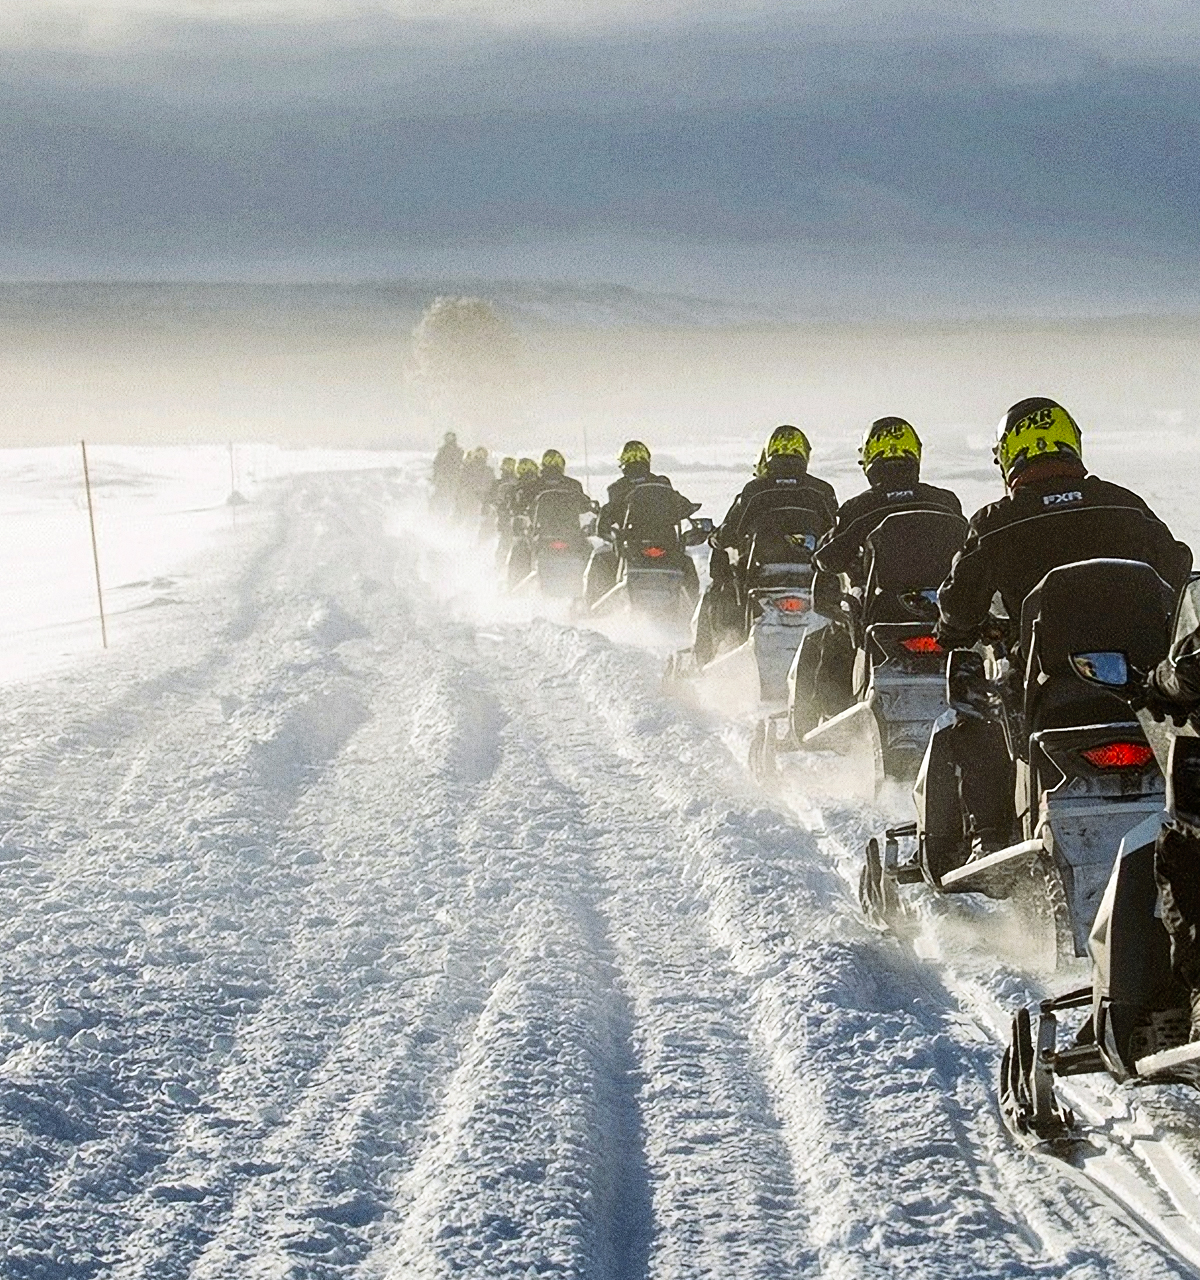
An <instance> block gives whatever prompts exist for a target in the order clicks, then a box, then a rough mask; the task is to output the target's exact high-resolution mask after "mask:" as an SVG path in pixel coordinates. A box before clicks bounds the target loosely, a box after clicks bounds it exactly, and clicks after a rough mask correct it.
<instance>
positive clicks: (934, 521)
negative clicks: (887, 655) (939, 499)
mask: <svg viewBox="0 0 1200 1280" xmlns="http://www.w3.org/2000/svg"><path fill="white" fill-rule="evenodd" d="M966 536H967V522H966V521H965V520H964V519H963V518H962V516H956V515H954V513H953V512H950V511H895V512H893V513H892V514H891V515H890V516H885V517H884V519H883V520H881V521H880V522H879V524H878V525H877V526H876V527H875V528H874V529H873V530H872V531H871V532H870V533H869V534H868V535H867V537H866V539H865V541H864V544H863V547H864V552H865V555H864V568H865V570H866V586H865V589H864V591H863V611H862V612H863V625H864V627H869V626H874V625H875V623H877V622H919V621H936V618H937V604H936V601H937V596H936V592H937V589H938V587H940V586H941V584H942V583H943V582H944V581H945V580H946V577H947V576H948V574H949V573H950V564H951V562H952V561H953V559H954V556H955V554H956V553H957V552H958V551H959V550H960V548H961V547H962V545H963V541H964V539H965V538H966Z"/></svg>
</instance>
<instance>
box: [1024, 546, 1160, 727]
mask: <svg viewBox="0 0 1200 1280" xmlns="http://www.w3.org/2000/svg"><path fill="white" fill-rule="evenodd" d="M1174 603H1175V601H1174V593H1173V592H1172V590H1171V588H1170V587H1169V586H1168V585H1167V584H1166V583H1165V582H1164V581H1163V580H1162V579H1161V578H1160V577H1159V576H1158V574H1157V573H1155V571H1154V570H1153V569H1152V568H1151V567H1150V566H1149V565H1148V564H1145V563H1143V562H1142V561H1140V560H1110V559H1096V560H1081V561H1077V562H1076V563H1074V564H1067V565H1063V566H1061V567H1060V568H1057V569H1052V570H1051V571H1050V572H1049V573H1048V574H1046V576H1045V577H1044V578H1043V579H1042V580H1041V582H1039V583H1038V585H1037V586H1036V587H1035V588H1034V589H1033V590H1032V591H1031V592H1030V593H1029V595H1028V596H1027V597H1026V599H1025V602H1024V604H1023V606H1022V608H1021V649H1022V652H1023V653H1025V654H1027V655H1028V657H1027V659H1026V667H1025V725H1026V731H1027V732H1028V733H1031V734H1032V733H1035V732H1037V731H1039V730H1041V729H1065V728H1071V727H1073V726H1076V725H1087V724H1107V723H1110V722H1114V721H1126V720H1128V719H1129V718H1130V711H1129V707H1128V705H1127V704H1126V703H1125V702H1124V701H1123V700H1122V699H1120V698H1119V697H1117V696H1116V695H1115V694H1113V693H1108V692H1106V691H1105V690H1104V689H1103V688H1100V687H1098V686H1097V685H1095V684H1093V683H1091V682H1089V681H1084V680H1082V679H1080V677H1079V676H1078V675H1077V674H1076V671H1075V668H1074V666H1073V665H1072V661H1071V658H1072V655H1073V654H1078V653H1097V652H1107V653H1123V654H1125V656H1126V658H1127V660H1128V661H1129V662H1130V663H1131V664H1132V665H1133V666H1134V667H1136V668H1138V669H1139V670H1141V671H1149V670H1150V669H1151V668H1152V667H1154V666H1155V665H1156V664H1157V663H1158V662H1160V661H1161V660H1162V659H1163V658H1164V657H1166V654H1167V650H1168V647H1169V644H1170V627H1171V615H1172V613H1173V610H1174Z"/></svg>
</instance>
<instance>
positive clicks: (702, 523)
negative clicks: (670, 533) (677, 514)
mask: <svg viewBox="0 0 1200 1280" xmlns="http://www.w3.org/2000/svg"><path fill="white" fill-rule="evenodd" d="M691 526H692V527H691V528H690V529H688V530H687V531H686V532H685V533H684V535H683V545H684V546H685V547H698V546H700V544H701V543H702V542H706V541H707V540H708V538H709V536H710V535H711V534H712V531H713V522H712V521H711V520H710V519H709V518H708V516H700V517H696V516H692V517H691Z"/></svg>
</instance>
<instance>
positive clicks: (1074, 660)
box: [1071, 653, 1130, 689]
mask: <svg viewBox="0 0 1200 1280" xmlns="http://www.w3.org/2000/svg"><path fill="white" fill-rule="evenodd" d="M1071 666H1072V667H1074V668H1075V674H1076V675H1077V676H1079V678H1080V679H1081V680H1086V681H1088V683H1089V684H1102V685H1107V686H1108V687H1109V688H1110V689H1123V688H1124V687H1125V686H1126V685H1128V684H1129V683H1130V673H1129V659H1128V658H1126V657H1125V655H1124V654H1123V653H1073V654H1072V655H1071Z"/></svg>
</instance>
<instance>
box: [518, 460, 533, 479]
mask: <svg viewBox="0 0 1200 1280" xmlns="http://www.w3.org/2000/svg"><path fill="white" fill-rule="evenodd" d="M537 473H538V464H537V463H536V462H534V460H533V459H532V458H521V459H520V461H518V463H517V479H518V480H521V479H524V477H525V476H536V475H537Z"/></svg>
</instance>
